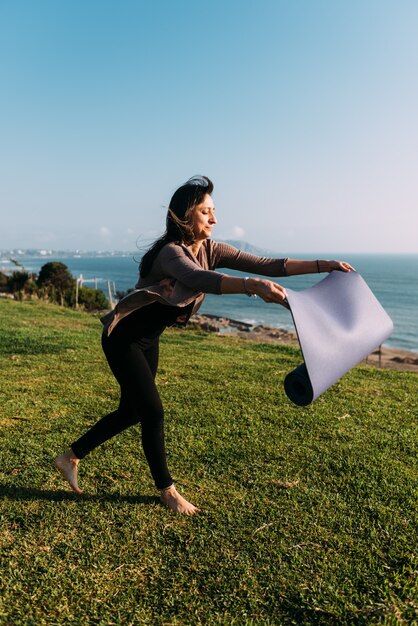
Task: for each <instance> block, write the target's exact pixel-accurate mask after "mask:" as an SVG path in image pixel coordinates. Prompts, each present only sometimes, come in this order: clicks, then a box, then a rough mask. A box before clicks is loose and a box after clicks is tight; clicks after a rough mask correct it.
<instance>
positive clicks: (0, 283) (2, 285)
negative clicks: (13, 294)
mask: <svg viewBox="0 0 418 626" xmlns="http://www.w3.org/2000/svg"><path fill="white" fill-rule="evenodd" d="M8 282H9V277H8V276H7V275H6V274H3V272H0V291H3V292H4V291H9V287H8Z"/></svg>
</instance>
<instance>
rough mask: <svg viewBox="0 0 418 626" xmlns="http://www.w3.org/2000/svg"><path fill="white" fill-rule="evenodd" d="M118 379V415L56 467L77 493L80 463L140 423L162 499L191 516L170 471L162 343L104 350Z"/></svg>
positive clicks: (97, 428) (81, 441)
mask: <svg viewBox="0 0 418 626" xmlns="http://www.w3.org/2000/svg"><path fill="white" fill-rule="evenodd" d="M103 348H104V351H105V354H106V357H107V359H108V362H109V365H110V367H111V369H112V372H113V374H114V375H115V377H116V379H117V380H118V382H119V384H120V387H121V399H120V404H119V408H118V409H117V411H113V412H112V413H109V414H108V415H106V416H104V417H103V418H102V419H101V420H100V421H99V422H97V423H96V424H95V425H94V426H93V427H92V428H91V429H90V430H89V431H88V432H87V433H85V434H84V435H83V436H82V437H80V439H78V440H77V441H76V442H74V443H73V444H72V446H71V449H70V450H69V451H68V452H67V453H65V455H62V456H61V457H57V460H56V465H57V467H59V469H60V470H61V472H62V474H63V475H64V477H65V478H66V479H67V480H68V482H69V483H70V486H71V487H72V489H73V490H74V491H76V492H77V493H81V490H80V489H79V487H78V484H77V464H78V461H79V460H80V459H82V458H84V457H85V456H86V455H87V454H88V453H89V452H91V451H92V450H93V449H94V448H96V447H97V446H99V445H100V444H101V443H103V442H104V441H107V440H108V439H110V438H111V437H114V436H115V435H117V434H118V433H120V432H122V431H123V430H125V429H126V428H128V427H129V426H131V425H133V424H136V423H138V422H139V421H140V422H141V425H142V444H143V449H144V453H145V456H146V458H147V461H148V465H149V467H150V471H151V474H152V476H153V478H154V481H155V484H156V486H157V488H158V489H160V490H161V500H162V501H163V503H164V504H165V505H166V506H168V507H169V508H171V509H173V510H175V511H177V512H183V513H188V514H193V513H195V512H196V511H197V509H196V508H195V507H194V506H193V505H192V504H190V503H189V502H187V500H185V499H184V498H183V497H182V496H180V494H179V493H178V492H177V491H176V489H175V487H174V485H173V481H172V478H171V476H170V473H169V471H168V467H167V462H166V454H165V446H164V411H163V407H162V403H161V399H160V396H159V394H158V391H157V388H156V386H155V380H154V379H155V375H156V371H157V366H158V338H157V339H156V340H155V341H154V342H153V343H152V344H151V345H149V346H147V348H141V347H140V346H139V345H138V344H137V343H131V344H117V343H115V342H114V343H112V344H109V342H107V341H106V340H105V341H104V345H103Z"/></svg>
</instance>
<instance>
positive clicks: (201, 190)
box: [139, 176, 213, 278]
mask: <svg viewBox="0 0 418 626" xmlns="http://www.w3.org/2000/svg"><path fill="white" fill-rule="evenodd" d="M212 191H213V183H212V181H211V180H209V178H208V177H207V176H193V177H192V178H189V180H188V181H187V182H186V183H184V185H182V186H181V187H179V188H178V189H177V191H175V192H174V194H173V197H172V198H171V200H170V204H169V206H168V211H167V219H166V230H165V233H164V234H163V235H162V236H161V237H159V238H158V239H157V240H156V241H154V243H153V244H152V246H151V247H150V248H149V249H148V250H147V252H146V253H145V254H144V256H143V257H142V259H141V263H140V264H139V275H140V276H141V278H144V277H145V276H147V274H149V272H150V271H151V266H152V264H153V262H154V259H155V257H156V256H157V254H158V253H159V251H160V250H161V249H162V248H163V247H164V246H165V245H166V244H167V243H169V242H170V241H175V242H178V243H184V244H186V245H190V244H191V243H193V241H194V235H193V231H192V229H191V227H190V224H189V217H190V213H191V212H192V211H193V209H194V208H195V207H196V206H197V205H198V204H200V203H201V202H203V199H204V197H205V196H206V194H209V195H211V194H212Z"/></svg>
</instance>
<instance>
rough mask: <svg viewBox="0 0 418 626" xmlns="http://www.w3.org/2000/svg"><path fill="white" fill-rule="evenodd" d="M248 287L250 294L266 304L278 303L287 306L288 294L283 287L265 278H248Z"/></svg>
mask: <svg viewBox="0 0 418 626" xmlns="http://www.w3.org/2000/svg"><path fill="white" fill-rule="evenodd" d="M247 286H248V290H249V291H250V293H253V294H255V295H256V296H259V298H261V299H262V300H264V302H276V303H277V304H282V305H283V306H287V300H286V298H287V293H286V289H285V288H284V287H282V285H278V284H277V283H275V282H273V281H272V280H267V279H265V278H248V279H247Z"/></svg>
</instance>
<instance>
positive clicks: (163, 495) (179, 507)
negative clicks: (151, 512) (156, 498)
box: [160, 485, 200, 515]
mask: <svg viewBox="0 0 418 626" xmlns="http://www.w3.org/2000/svg"><path fill="white" fill-rule="evenodd" d="M160 499H161V502H162V503H163V504H165V506H167V507H168V508H169V509H171V510H172V511H174V512H175V513H184V514H185V515H194V514H195V513H199V511H200V509H198V508H197V507H195V506H194V505H193V504H192V503H191V502H187V500H185V498H183V496H181V495H180V494H179V492H178V491H177V489H176V488H175V486H174V485H171V487H167V489H160Z"/></svg>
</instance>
